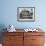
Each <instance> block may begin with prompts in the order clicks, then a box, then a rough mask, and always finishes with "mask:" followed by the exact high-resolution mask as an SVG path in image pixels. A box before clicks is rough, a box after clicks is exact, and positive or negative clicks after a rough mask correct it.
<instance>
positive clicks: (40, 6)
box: [0, 0, 46, 29]
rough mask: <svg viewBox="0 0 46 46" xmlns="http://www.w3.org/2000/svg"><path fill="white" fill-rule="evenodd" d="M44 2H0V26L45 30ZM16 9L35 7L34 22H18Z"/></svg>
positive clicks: (45, 1)
mask: <svg viewBox="0 0 46 46" xmlns="http://www.w3.org/2000/svg"><path fill="white" fill-rule="evenodd" d="M45 4H46V0H19V1H18V0H1V15H0V25H1V24H3V25H5V26H7V25H9V24H13V25H14V26H15V27H16V28H22V29H23V28H29V27H30V28H31V27H33V28H35V27H43V28H46V6H45ZM17 7H35V22H18V21H17Z"/></svg>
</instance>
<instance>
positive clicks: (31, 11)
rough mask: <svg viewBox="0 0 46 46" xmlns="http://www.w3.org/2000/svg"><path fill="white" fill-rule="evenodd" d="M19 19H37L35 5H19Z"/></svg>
mask: <svg viewBox="0 0 46 46" xmlns="http://www.w3.org/2000/svg"><path fill="white" fill-rule="evenodd" d="M17 21H21V22H33V21H35V7H18V8H17Z"/></svg>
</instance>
